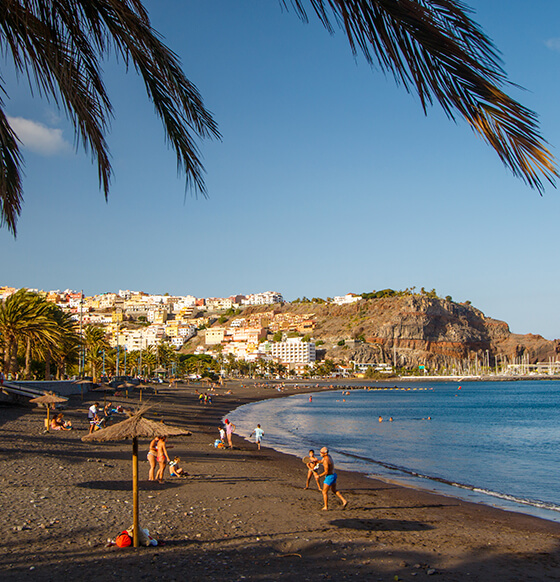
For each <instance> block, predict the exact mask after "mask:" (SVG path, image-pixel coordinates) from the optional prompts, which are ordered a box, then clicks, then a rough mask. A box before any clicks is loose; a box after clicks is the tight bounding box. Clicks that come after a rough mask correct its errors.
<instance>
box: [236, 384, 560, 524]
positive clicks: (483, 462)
mask: <svg viewBox="0 0 560 582" xmlns="http://www.w3.org/2000/svg"><path fill="white" fill-rule="evenodd" d="M309 396H310V395H309V394H296V395H294V396H289V397H286V398H274V399H269V400H265V401H261V402H257V403H254V404H248V405H245V406H242V407H240V408H238V409H237V410H235V411H233V412H231V413H230V414H229V415H228V417H229V418H230V420H231V421H232V422H233V423H234V424H235V425H236V426H237V430H236V432H237V433H238V434H239V435H241V436H244V437H249V435H250V434H251V432H252V430H253V429H254V428H255V426H256V425H257V423H260V424H261V426H262V428H263V429H264V431H265V436H264V438H263V446H270V447H272V448H274V449H277V450H278V451H281V452H284V453H290V454H293V455H296V456H298V457H303V456H304V455H306V454H307V452H308V450H309V449H314V450H315V451H316V452H318V451H319V449H320V448H321V447H322V446H324V445H326V446H328V448H329V449H330V452H331V454H332V456H333V459H334V461H335V465H336V467H338V468H340V469H347V470H352V471H359V472H361V473H365V474H366V475H369V476H372V477H376V478H381V479H383V480H386V481H391V482H397V483H401V484H403V485H407V486H413V487H417V488H423V489H427V490H432V491H436V492H438V493H443V494H446V495H450V496H454V497H460V498H462V499H467V500H469V501H474V502H478V503H485V504H487V505H493V506H497V507H501V508H503V509H508V510H513V511H518V512H522V513H528V514H531V515H535V516H538V517H541V518H544V519H549V520H553V521H560V485H559V483H560V382H559V381H547V380H543V381H512V382H509V381H508V382H462V383H460V382H431V383H430V382H422V383H420V382H414V383H412V382H411V383H408V384H407V383H406V382H400V383H397V384H396V385H395V384H394V383H392V384H391V385H386V384H385V385H383V384H379V383H375V384H372V383H369V384H367V383H364V384H363V387H358V386H356V385H355V384H353V389H345V390H336V391H325V392H320V393H314V394H312V399H311V401H310V399H309ZM380 416H381V417H382V422H379V417H380ZM390 418H392V419H393V420H392V421H391V420H390ZM304 472H305V470H304V468H303V467H302V481H303V480H304V478H305V475H304ZM339 486H340V488H341V490H344V481H342V482H340V483H339Z"/></svg>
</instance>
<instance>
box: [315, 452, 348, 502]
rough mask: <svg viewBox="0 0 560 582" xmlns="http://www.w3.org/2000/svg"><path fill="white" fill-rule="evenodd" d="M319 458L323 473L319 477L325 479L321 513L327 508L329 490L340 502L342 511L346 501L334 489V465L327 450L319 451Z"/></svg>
mask: <svg viewBox="0 0 560 582" xmlns="http://www.w3.org/2000/svg"><path fill="white" fill-rule="evenodd" d="M321 457H322V458H323V472H322V473H321V474H320V475H319V477H325V480H324V481H323V504H324V505H323V508H322V509H323V511H327V509H328V508H329V507H328V493H329V489H331V490H332V492H333V493H334V494H335V495H336V496H337V497H338V498H339V499H340V500H341V501H342V509H344V508H345V507H346V506H347V505H348V501H346V499H344V497H342V494H341V493H340V491H337V489H336V473H335V472H334V463H333V460H332V459H331V456H330V455H329V449H327V447H323V448H322V449H321Z"/></svg>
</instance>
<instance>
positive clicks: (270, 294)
mask: <svg viewBox="0 0 560 582" xmlns="http://www.w3.org/2000/svg"><path fill="white" fill-rule="evenodd" d="M274 303H284V298H283V297H282V294H281V293H278V292H276V291H265V292H264V293H255V294H253V295H247V296H246V297H245V299H244V300H243V304H244V305H273V304H274Z"/></svg>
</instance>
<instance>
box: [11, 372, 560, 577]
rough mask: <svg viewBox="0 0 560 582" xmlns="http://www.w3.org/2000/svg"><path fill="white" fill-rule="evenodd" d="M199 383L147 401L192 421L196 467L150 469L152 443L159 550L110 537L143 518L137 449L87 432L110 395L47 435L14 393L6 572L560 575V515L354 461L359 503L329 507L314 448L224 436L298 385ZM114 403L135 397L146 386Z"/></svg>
mask: <svg viewBox="0 0 560 582" xmlns="http://www.w3.org/2000/svg"><path fill="white" fill-rule="evenodd" d="M197 388H198V389H199V390H205V388H204V387H200V386H198V387H197V386H195V385H190V386H187V385H179V386H178V387H177V388H173V389H172V388H169V387H167V386H165V387H163V388H162V389H161V390H159V391H158V395H157V396H156V395H153V396H151V395H150V396H149V398H148V399H149V401H150V404H151V405H153V409H152V411H151V412H150V414H149V415H148V416H149V418H152V419H155V420H157V419H161V420H164V421H165V422H166V423H169V424H173V425H177V426H181V427H184V428H187V429H189V430H191V431H192V432H193V435H192V436H190V437H184V438H176V439H170V441H169V444H170V445H171V446H173V448H172V449H170V451H169V453H170V456H175V455H178V456H180V457H181V459H182V463H181V466H182V467H184V468H185V469H186V470H187V471H188V473H189V477H188V478H185V479H174V480H172V479H171V478H169V477H168V476H167V477H166V482H165V483H164V484H159V483H156V482H149V481H148V480H147V478H148V463H147V462H146V461H145V458H146V456H145V453H146V452H147V445H148V443H147V442H145V441H141V455H140V459H141V463H140V478H141V480H142V481H141V483H140V522H141V526H142V527H146V528H148V529H149V530H150V533H151V534H152V535H153V536H154V537H155V538H156V539H157V540H159V541H160V542H162V543H161V544H160V545H159V546H158V547H152V548H143V547H142V548H138V549H133V548H126V549H121V548H118V547H116V546H108V540H110V539H112V540H114V538H115V537H116V535H117V534H118V533H120V532H121V531H122V530H123V529H126V528H127V527H129V526H130V525H131V523H132V494H131V487H132V486H131V458H132V455H131V451H132V446H131V443H130V442H119V443H111V444H97V443H84V442H82V441H81V440H80V439H81V437H82V436H84V435H85V434H87V430H88V425H87V420H86V411H87V408H88V406H89V405H90V404H91V403H92V402H94V401H95V400H98V401H99V402H101V403H103V398H104V396H103V394H96V393H95V392H91V393H89V394H88V395H87V397H86V398H84V400H82V399H81V398H80V397H79V396H78V397H73V398H72V399H71V400H70V402H69V405H68V407H67V409H66V411H65V417H66V418H68V419H70V420H72V423H73V425H74V427H75V430H72V431H67V432H60V431H58V432H50V433H44V432H43V430H42V429H43V419H44V417H45V411H44V409H36V408H35V409H34V408H29V407H22V406H10V405H1V406H0V435H1V441H0V480H1V485H2V486H1V488H0V497H1V507H2V511H1V512H0V531H1V532H2V536H1V541H0V545H1V547H2V552H1V554H0V570H1V572H2V579H3V580H18V581H19V580H29V579H33V580H39V581H42V580H61V579H62V580H68V579H71V578H77V579H78V578H79V579H82V580H93V579H103V580H105V579H109V580H110V579H115V580H147V579H158V580H185V579H186V580H218V579H224V580H317V579H321V580H324V579H330V580H359V579H366V580H379V581H385V580H387V581H393V580H397V579H398V580H418V579H423V578H424V577H425V576H435V577H436V579H439V580H446V581H456V580H457V581H459V580H480V581H496V580H507V581H510V580H511V581H515V580H519V581H527V580H556V579H559V580H560V545H559V540H560V524H558V523H554V522H549V521H545V520H540V519H537V518H533V517H529V516H525V515H522V514H517V513H512V512H506V511H502V510H498V509H494V508H490V507H486V506H483V505H478V504H472V503H468V502H464V501H460V500H456V499H453V498H449V497H444V496H439V495H435V494H432V493H427V492H423V491H419V490H415V489H410V488H404V487H400V486H397V485H394V484H388V483H384V482H381V481H376V480H373V479H368V478H366V477H364V476H362V475H359V474H354V473H347V472H343V471H338V473H339V480H338V485H339V488H340V490H341V491H342V492H343V493H344V495H345V497H346V498H347V499H348V501H349V505H348V507H347V509H345V510H342V509H341V508H340V505H339V502H338V501H337V500H336V499H335V498H334V497H333V499H332V501H331V502H330V503H331V505H330V510H329V511H328V512H325V511H321V507H322V499H321V495H320V493H319V492H318V491H317V490H316V489H314V488H310V489H309V490H304V488H303V487H304V485H305V477H306V468H305V466H304V465H303V464H302V462H301V460H300V459H299V458H296V457H292V456H289V455H283V454H280V453H277V452H275V451H273V450H271V449H268V448H267V447H266V437H265V440H264V441H263V448H262V450H261V451H257V449H256V446H255V445H254V444H253V443H249V442H247V441H245V440H243V439H241V438H239V437H235V436H234V444H235V449H234V450H220V449H215V448H214V447H213V442H214V439H215V438H216V436H217V427H218V425H219V424H220V420H221V418H222V417H223V415H224V414H226V413H227V412H229V411H231V410H233V409H234V408H236V407H237V406H239V405H241V404H245V403H247V402H251V401H254V400H257V399H262V398H271V397H280V396H283V395H286V394H290V393H293V392H294V391H295V389H294V388H290V389H287V390H285V391H284V392H282V393H279V392H277V391H276V390H272V389H270V388H263V387H259V386H255V385H253V384H249V385H244V386H241V385H240V384H239V383H229V384H228V385H227V386H226V387H225V388H219V389H218V390H217V392H216V393H215V394H214V395H213V404H212V405H207V406H204V405H201V404H199V402H198V395H197V394H196V393H195V390H196V389H197ZM226 390H231V391H232V394H229V395H227V394H225V391H226ZM146 399H147V398H146V395H145V394H144V402H145V401H146ZM111 401H112V402H113V404H122V405H123V406H124V407H131V406H134V405H137V404H138V395H137V394H135V395H134V398H133V397H131V398H128V399H126V398H120V397H119V398H115V397H111ZM121 418H124V417H121ZM264 428H265V431H266V427H264ZM306 453H307V451H305V450H302V456H303V455H304V454H306ZM335 462H336V458H335ZM312 485H313V483H312Z"/></svg>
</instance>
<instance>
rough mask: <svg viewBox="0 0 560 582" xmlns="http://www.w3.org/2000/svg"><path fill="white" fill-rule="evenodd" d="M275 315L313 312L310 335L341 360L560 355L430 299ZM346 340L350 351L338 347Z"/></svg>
mask: <svg viewBox="0 0 560 582" xmlns="http://www.w3.org/2000/svg"><path fill="white" fill-rule="evenodd" d="M259 310H260V309H259ZM275 312H276V313H279V312H282V313H287V312H293V313H300V312H301V313H307V314H310V313H313V320H314V322H315V327H314V329H313V330H312V331H311V332H310V335H311V336H312V337H313V338H314V339H315V341H318V340H322V341H323V342H324V346H323V348H324V349H325V350H326V352H325V355H326V357H327V358H333V359H336V360H338V361H355V362H358V363H374V362H385V363H396V365H397V366H406V367H415V366H418V365H422V364H427V365H429V366H430V368H432V369H434V368H442V367H447V368H450V367H457V366H459V367H462V368H465V366H466V365H468V362H475V361H476V362H477V365H479V366H482V365H484V363H486V365H490V366H494V365H496V362H500V363H502V364H503V363H515V362H516V361H519V360H520V359H521V358H524V361H526V363H536V362H537V361H539V362H546V361H547V360H548V359H549V358H551V357H556V355H557V353H559V352H560V347H559V346H560V342H559V341H557V340H555V341H548V340H545V339H544V338H543V337H541V336H537V335H531V334H529V335H515V334H512V333H511V332H510V331H509V327H508V325H507V323H505V322H503V321H498V320H495V319H491V318H489V317H486V316H485V315H484V313H482V311H480V310H479V309H476V308H475V307H473V306H472V305H469V304H459V303H454V302H452V301H447V300H445V299H439V298H432V297H428V296H425V295H401V296H395V297H386V298H381V299H368V300H361V301H359V302H357V303H354V304H351V305H342V306H337V305H332V304H317V303H305V304H285V305H283V306H282V307H276V308H275ZM341 340H345V346H344V347H340V346H338V343H339V342H340V341H341ZM351 340H356V341H354V342H352V341H351ZM352 344H354V345H353V347H351V345H352Z"/></svg>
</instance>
